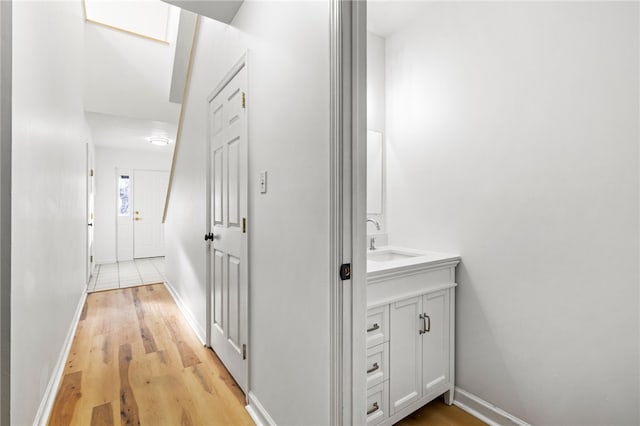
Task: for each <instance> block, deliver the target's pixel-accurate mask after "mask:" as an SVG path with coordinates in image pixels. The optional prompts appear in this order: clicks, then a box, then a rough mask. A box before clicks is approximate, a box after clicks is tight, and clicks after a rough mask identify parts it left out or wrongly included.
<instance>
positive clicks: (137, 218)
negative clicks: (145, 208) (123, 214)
mask: <svg viewBox="0 0 640 426" xmlns="http://www.w3.org/2000/svg"><path fill="white" fill-rule="evenodd" d="M133 220H142V219H141V218H139V217H136V218H133Z"/></svg>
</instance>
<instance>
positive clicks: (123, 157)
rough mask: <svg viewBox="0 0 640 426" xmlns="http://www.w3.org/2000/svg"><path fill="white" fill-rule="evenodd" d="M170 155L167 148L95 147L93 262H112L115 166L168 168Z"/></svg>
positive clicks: (113, 260)
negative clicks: (146, 149) (139, 149)
mask: <svg viewBox="0 0 640 426" xmlns="http://www.w3.org/2000/svg"><path fill="white" fill-rule="evenodd" d="M171 156H172V152H171V151H170V150H158V152H153V151H137V150H129V149H118V148H109V147H105V146H97V147H96V156H95V162H96V165H95V221H94V243H93V253H94V254H93V256H94V257H93V258H94V260H95V263H110V262H115V261H116V210H117V207H116V201H117V197H116V196H117V190H116V185H117V181H116V179H117V170H116V169H128V170H133V169H138V170H163V171H169V169H170V168H171Z"/></svg>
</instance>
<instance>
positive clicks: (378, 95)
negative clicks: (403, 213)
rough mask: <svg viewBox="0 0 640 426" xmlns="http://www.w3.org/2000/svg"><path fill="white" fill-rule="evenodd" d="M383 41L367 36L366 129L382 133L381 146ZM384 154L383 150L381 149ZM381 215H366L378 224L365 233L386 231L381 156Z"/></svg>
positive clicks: (369, 226) (383, 93)
mask: <svg viewBox="0 0 640 426" xmlns="http://www.w3.org/2000/svg"><path fill="white" fill-rule="evenodd" d="M384 56H385V41H384V38H382V37H380V36H378V35H376V34H373V33H368V34H367V129H368V130H375V131H377V132H381V133H382V144H383V146H384V144H385V139H386V136H387V135H386V131H385V121H386V120H385V109H386V101H385V77H384V75H385V57H384ZM383 153H384V148H383ZM382 158H383V167H382V170H383V181H382V182H383V184H382V214H370V213H368V214H367V217H371V218H373V219H375V220H377V221H378V223H380V231H378V230H377V229H376V227H375V225H374V224H373V223H368V224H367V233H369V234H379V233H384V232H385V231H386V211H385V209H386V202H385V201H386V200H385V197H386V188H385V179H384V169H385V167H384V154H383V157H382Z"/></svg>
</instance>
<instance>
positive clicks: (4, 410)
mask: <svg viewBox="0 0 640 426" xmlns="http://www.w3.org/2000/svg"><path fill="white" fill-rule="evenodd" d="M11 9H12V2H11V1H3V2H0V424H9V421H10V420H9V411H10V398H9V391H10V370H9V364H10V362H11V352H10V348H11V237H10V236H11V32H12V30H11V27H12V25H11V23H12V22H11V21H12V13H11Z"/></svg>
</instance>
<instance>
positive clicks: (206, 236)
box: [204, 232, 217, 241]
mask: <svg viewBox="0 0 640 426" xmlns="http://www.w3.org/2000/svg"><path fill="white" fill-rule="evenodd" d="M216 237H217V235H215V234H214V233H213V232H209V233H208V234H204V240H205V241H213V240H215V239H216Z"/></svg>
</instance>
